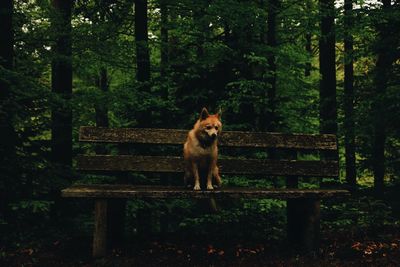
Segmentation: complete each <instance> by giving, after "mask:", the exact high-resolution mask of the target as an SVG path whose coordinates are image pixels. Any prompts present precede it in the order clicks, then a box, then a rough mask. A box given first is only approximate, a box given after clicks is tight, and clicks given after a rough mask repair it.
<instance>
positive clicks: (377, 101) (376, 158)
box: [372, 0, 394, 196]
mask: <svg viewBox="0 0 400 267" xmlns="http://www.w3.org/2000/svg"><path fill="white" fill-rule="evenodd" d="M390 10H391V1H390V0H382V13H383V16H389V13H390ZM389 21H390V19H388V18H386V19H384V20H381V22H380V23H379V24H378V44H377V56H378V57H377V61H376V66H375V73H374V88H375V97H374V102H373V105H372V117H373V121H372V123H373V131H374V132H373V142H372V159H373V162H372V164H373V172H374V187H375V192H376V194H377V195H378V196H381V195H382V194H383V190H384V175H385V141H386V120H385V116H384V115H383V114H385V103H384V101H383V98H384V95H385V92H386V88H387V83H388V80H389V74H390V69H391V65H392V61H393V60H394V57H393V53H392V52H391V50H392V49H391V45H392V44H391V39H392V36H391V33H390V27H391V25H390V23H389Z"/></svg>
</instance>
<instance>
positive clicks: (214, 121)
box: [183, 108, 222, 191]
mask: <svg viewBox="0 0 400 267" xmlns="http://www.w3.org/2000/svg"><path fill="white" fill-rule="evenodd" d="M221 131H222V123H221V111H219V112H218V113H217V114H212V115H210V114H209V113H208V111H207V109H206V108H203V109H202V111H201V113H200V117H199V119H198V120H197V122H196V124H195V125H194V127H193V129H192V130H190V131H189V133H188V136H187V140H186V142H185V144H184V146H183V157H184V161H185V175H184V182H185V185H186V186H189V187H191V186H194V187H193V190H196V191H197V190H201V188H204V184H205V183H204V182H206V188H207V190H213V189H214V186H213V178H214V181H215V185H216V186H218V187H220V186H221V184H222V180H221V176H220V175H219V169H218V166H217V159H218V145H217V141H218V136H219V135H220V134H221Z"/></svg>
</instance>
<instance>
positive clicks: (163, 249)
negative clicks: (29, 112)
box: [0, 231, 400, 267]
mask: <svg viewBox="0 0 400 267" xmlns="http://www.w3.org/2000/svg"><path fill="white" fill-rule="evenodd" d="M349 237H350V235H346V233H340V234H338V233H336V234H335V233H331V234H330V235H329V236H325V237H324V239H323V240H322V244H321V248H320V250H319V253H318V254H314V255H310V254H308V255H299V254H298V253H297V252H296V251H293V250H291V251H289V250H288V247H289V246H288V244H283V243H282V244H277V243H276V242H272V243H258V244H256V243H252V242H251V241H245V242H239V241H227V240H225V241H221V240H220V241H215V242H203V241H183V240H180V241H175V242H172V241H154V240H153V241H145V242H136V243H132V244H131V245H129V244H128V245H125V246H124V247H123V248H115V249H112V250H111V251H110V253H109V255H108V256H107V257H105V258H102V259H96V260H94V259H91V257H90V243H91V242H90V239H88V238H87V239H77V238H66V239H64V240H53V241H50V242H47V243H44V244H42V245H40V246H36V247H34V248H33V247H29V246H21V248H19V249H15V250H7V249H6V248H5V247H2V248H0V255H1V257H0V266H10V267H12V266H18V267H20V266H21V267H22V266H24V267H27V266H40V267H42V266H43V267H46V266H58V267H64V266H65V267H67V266H68V267H70V266H71V267H72V266H74V267H75V266H82V267H91V266H121V267H125V266H157V267H160V266H174V267H175V266H199V267H200V266H319V267H321V266H379V267H380V266H393V267H394V266H400V234H399V233H398V232H397V231H396V233H394V232H388V233H386V234H385V235H383V237H382V236H380V237H377V236H375V237H374V238H371V237H368V236H367V235H365V236H362V237H360V236H359V237H354V236H353V237H351V238H349Z"/></svg>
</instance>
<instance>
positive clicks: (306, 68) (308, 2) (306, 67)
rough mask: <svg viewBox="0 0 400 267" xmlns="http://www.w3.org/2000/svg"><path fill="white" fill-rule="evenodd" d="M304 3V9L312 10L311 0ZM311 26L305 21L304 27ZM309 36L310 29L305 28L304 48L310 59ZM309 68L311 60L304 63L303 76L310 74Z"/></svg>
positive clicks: (310, 44)
mask: <svg viewBox="0 0 400 267" xmlns="http://www.w3.org/2000/svg"><path fill="white" fill-rule="evenodd" d="M305 5H306V11H307V12H311V11H312V2H311V0H307V1H306V4H305ZM311 26H312V25H310V22H307V25H306V27H307V28H308V29H310V28H311ZM311 37H312V35H311V30H307V32H306V35H305V41H306V45H305V49H306V52H307V54H308V56H309V58H310V60H311V56H312V38H311ZM311 68H312V65H311V61H308V62H307V63H306V66H305V69H304V76H306V77H309V76H310V75H311Z"/></svg>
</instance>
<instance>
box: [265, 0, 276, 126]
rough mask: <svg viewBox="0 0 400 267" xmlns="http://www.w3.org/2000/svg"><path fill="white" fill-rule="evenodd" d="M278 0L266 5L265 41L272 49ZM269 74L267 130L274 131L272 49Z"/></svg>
mask: <svg viewBox="0 0 400 267" xmlns="http://www.w3.org/2000/svg"><path fill="white" fill-rule="evenodd" d="M278 5H279V0H270V1H269V6H268V19H267V43H268V46H270V47H271V48H272V49H275V48H276V47H277V41H276V17H277V9H278ZM268 67H269V70H268V71H269V75H268V78H267V83H268V85H269V88H268V107H267V108H268V116H267V119H268V124H267V127H266V128H267V130H268V131H270V132H273V131H275V128H276V124H277V122H276V116H275V115H276V114H275V110H276V56H275V51H274V50H273V51H272V52H271V53H270V55H269V56H268Z"/></svg>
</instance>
